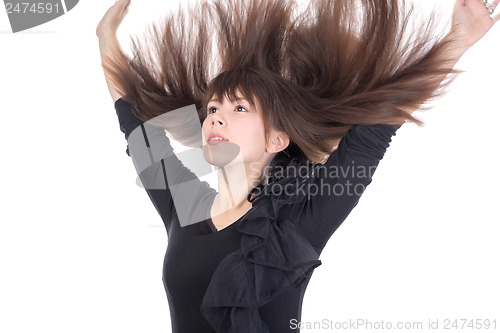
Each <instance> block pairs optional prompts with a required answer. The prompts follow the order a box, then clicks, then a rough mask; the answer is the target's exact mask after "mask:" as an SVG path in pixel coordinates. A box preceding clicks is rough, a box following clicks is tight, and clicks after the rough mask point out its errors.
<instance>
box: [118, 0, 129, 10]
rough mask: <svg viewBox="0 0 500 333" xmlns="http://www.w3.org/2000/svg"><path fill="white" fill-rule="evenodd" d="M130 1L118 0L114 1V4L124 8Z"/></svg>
mask: <svg viewBox="0 0 500 333" xmlns="http://www.w3.org/2000/svg"><path fill="white" fill-rule="evenodd" d="M129 3H130V0H118V1H116V2H115V5H116V6H118V7H119V8H121V9H122V10H125V9H126V8H127V7H128V5H129Z"/></svg>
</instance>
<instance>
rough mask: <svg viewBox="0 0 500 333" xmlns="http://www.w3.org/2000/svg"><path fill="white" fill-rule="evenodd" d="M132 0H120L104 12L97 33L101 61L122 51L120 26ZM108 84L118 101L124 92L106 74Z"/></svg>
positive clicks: (112, 94)
mask: <svg viewBox="0 0 500 333" xmlns="http://www.w3.org/2000/svg"><path fill="white" fill-rule="evenodd" d="M129 3H130V0H118V1H117V2H115V4H114V5H113V6H111V7H110V8H109V9H108V10H107V11H106V14H104V16H103V18H102V19H101V21H100V22H99V24H98V25H97V28H96V35H97V37H98V38H99V50H100V52H101V61H102V63H103V64H104V63H105V62H106V61H107V57H110V56H112V55H116V52H121V48H120V44H119V42H118V39H117V37H116V31H117V30H118V26H119V25H120V23H121V22H122V20H123V18H124V17H125V15H126V14H127V7H128V4H129ZM104 76H105V78H106V84H107V85H108V89H109V93H110V94H111V98H112V99H113V102H116V101H117V100H118V99H119V98H120V97H122V94H121V93H120V92H119V91H118V89H117V87H116V86H115V84H114V83H113V82H112V80H111V79H110V78H109V77H107V75H104Z"/></svg>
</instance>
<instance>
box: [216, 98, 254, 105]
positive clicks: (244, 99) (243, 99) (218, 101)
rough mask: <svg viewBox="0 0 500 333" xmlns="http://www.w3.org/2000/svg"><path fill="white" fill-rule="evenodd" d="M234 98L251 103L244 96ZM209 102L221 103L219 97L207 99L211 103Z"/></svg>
mask: <svg viewBox="0 0 500 333" xmlns="http://www.w3.org/2000/svg"><path fill="white" fill-rule="evenodd" d="M235 100H236V101H237V102H247V103H249V104H251V103H250V101H249V100H247V99H246V98H244V97H235ZM211 102H217V103H221V100H220V98H212V99H211V100H210V101H209V103H211Z"/></svg>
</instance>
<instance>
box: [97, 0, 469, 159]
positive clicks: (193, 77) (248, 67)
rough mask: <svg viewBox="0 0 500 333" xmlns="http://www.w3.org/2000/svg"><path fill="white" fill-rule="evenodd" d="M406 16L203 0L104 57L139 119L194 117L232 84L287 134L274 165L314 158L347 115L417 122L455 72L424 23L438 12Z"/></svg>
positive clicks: (377, 8)
mask: <svg viewBox="0 0 500 333" xmlns="http://www.w3.org/2000/svg"><path fill="white" fill-rule="evenodd" d="M412 17H414V8H413V5H411V6H410V7H408V5H407V4H406V3H405V2H404V0H363V1H355V0H336V1H334V0H312V1H311V2H310V4H309V5H308V7H307V8H305V9H303V10H299V6H298V4H297V3H296V2H295V1H294V0H213V1H207V0H202V1H201V2H199V3H197V4H196V5H195V6H194V7H189V8H188V9H183V8H181V7H179V10H178V11H177V12H176V13H171V14H169V15H167V16H166V17H165V19H164V21H163V22H162V25H161V26H159V25H154V24H153V25H151V26H150V31H149V34H148V36H147V38H144V41H143V42H140V41H139V40H137V38H132V57H128V56H126V55H125V54H123V53H122V52H121V51H120V50H119V49H117V50H116V52H114V53H113V56H112V57H109V58H108V59H105V61H103V64H102V65H103V68H104V70H105V73H106V75H107V76H108V77H109V78H110V79H111V80H112V82H113V83H114V84H115V86H116V87H117V89H118V91H119V92H120V93H121V94H122V95H123V99H125V100H127V101H128V102H130V103H131V104H132V105H133V106H134V109H135V110H134V112H135V113H136V115H137V116H138V117H139V118H141V119H142V120H143V121H148V120H150V119H152V118H154V117H157V116H159V115H161V114H164V113H165V112H168V111H171V110H175V109H177V108H180V107H183V106H187V105H192V104H194V105H196V107H197V109H198V114H199V118H200V121H201V122H202V121H203V120H204V119H205V117H206V105H207V101H208V100H209V99H210V98H212V97H213V96H216V97H219V98H221V96H223V95H226V96H227V97H228V98H230V99H231V100H234V99H235V98H236V94H237V92H238V91H239V92H240V93H241V94H242V95H243V96H244V97H245V98H246V99H247V100H249V101H251V102H252V103H255V102H258V103H259V105H260V106H261V108H262V110H263V118H264V124H265V130H266V135H267V134H268V130H269V129H270V128H275V129H277V130H281V131H284V132H286V133H287V134H288V135H289V136H290V140H291V143H290V145H289V147H288V148H287V149H285V150H284V151H283V152H281V153H279V154H277V156H276V157H275V160H273V163H272V164H273V165H281V166H283V165H286V164H287V163H288V162H289V160H290V159H291V158H293V157H298V158H299V159H300V160H304V161H305V160H309V161H312V162H317V161H319V160H321V157H323V156H325V154H330V153H331V150H332V147H333V146H334V144H335V143H336V142H338V140H339V139H340V138H341V137H342V136H343V135H344V134H345V133H346V132H347V131H348V130H349V129H350V128H351V127H352V125H354V124H380V123H386V124H395V123H401V122H404V121H405V120H406V121H408V122H413V123H416V124H418V125H420V126H421V125H423V123H422V121H421V120H419V119H417V118H415V117H413V116H412V115H411V113H412V112H413V111H414V110H416V109H420V110H426V109H428V108H429V107H428V106H427V105H425V104H423V103H424V102H426V101H429V100H431V99H434V98H436V97H438V96H440V95H442V94H443V93H444V88H445V87H446V86H447V85H448V84H449V83H450V82H451V81H452V80H453V79H454V78H455V77H456V74H458V73H460V72H461V71H459V70H456V69H453V65H454V63H453V62H452V61H451V59H447V58H446V55H447V54H449V53H448V52H449V51H450V48H452V47H453V45H451V43H450V41H449V40H448V41H447V40H445V39H444V38H442V37H443V36H444V35H443V33H441V34H436V33H434V31H435V30H436V26H437V25H436V23H437V22H438V19H437V15H436V13H435V12H433V13H432V15H430V16H429V17H428V18H426V22H425V23H422V24H420V25H419V26H418V28H414V30H412V31H410V30H409V28H408V26H409V24H410V23H411V22H412V21H411V18H412ZM447 60H450V61H447ZM446 74H451V75H450V76H449V77H448V79H447V80H445V81H442V82H441V80H442V78H443V77H444V75H446ZM171 125H172V126H170V129H168V130H169V131H170V132H171V134H172V135H174V137H175V138H176V139H178V140H180V141H181V142H183V143H189V142H190V139H191V137H192V133H186V132H185V131H184V132H181V131H179V128H182V126H178V124H171Z"/></svg>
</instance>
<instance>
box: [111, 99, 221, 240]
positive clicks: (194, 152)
mask: <svg viewBox="0 0 500 333" xmlns="http://www.w3.org/2000/svg"><path fill="white" fill-rule="evenodd" d="M132 108H133V106H132V105H131V104H129V103H128V102H127V101H125V100H123V99H121V98H120V99H118V100H117V101H116V102H115V109H116V113H117V116H118V120H119V123H120V130H121V131H122V132H123V133H124V134H125V139H126V140H127V150H126V153H127V155H129V156H130V157H131V159H132V162H133V164H134V167H135V169H136V172H137V174H138V178H139V181H138V184H139V185H140V186H142V187H144V189H145V190H146V192H147V194H148V195H149V197H150V199H151V201H152V203H153V205H154V206H155V208H156V210H157V211H158V213H159V214H160V216H161V218H162V220H163V222H164V224H165V226H166V228H167V232H168V233H169V234H170V230H171V227H172V226H171V221H172V219H173V218H174V217H177V218H178V219H179V223H180V225H181V226H186V225H189V224H193V223H196V222H200V221H202V220H205V219H207V218H208V217H210V208H211V205H212V202H213V199H214V197H215V194H216V191H215V190H214V189H212V188H211V187H210V186H209V185H208V183H207V182H204V181H203V182H202V181H200V180H199V178H198V176H197V175H196V174H195V173H193V172H192V171H191V170H190V169H189V168H188V167H186V166H185V165H184V164H183V162H181V160H180V159H179V158H178V156H177V155H176V154H175V153H174V149H173V148H172V146H171V145H170V140H169V138H168V137H167V136H166V134H165V129H164V128H161V127H159V126H155V125H152V123H150V122H146V123H144V122H143V121H142V120H141V119H139V118H138V117H136V116H135V114H134V113H133V111H132ZM182 111H186V110H182ZM194 116H196V117H197V115H196V109H194ZM160 117H161V116H160ZM198 123H199V120H198ZM184 155H189V157H190V158H191V160H194V162H196V160H197V159H198V162H199V158H200V156H202V153H201V149H191V150H190V151H188V152H187V153H186V154H184ZM193 156H194V158H193ZM191 164H193V163H191ZM198 164H199V163H198ZM204 171H205V173H207V172H206V170H204ZM202 172H203V171H202Z"/></svg>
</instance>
